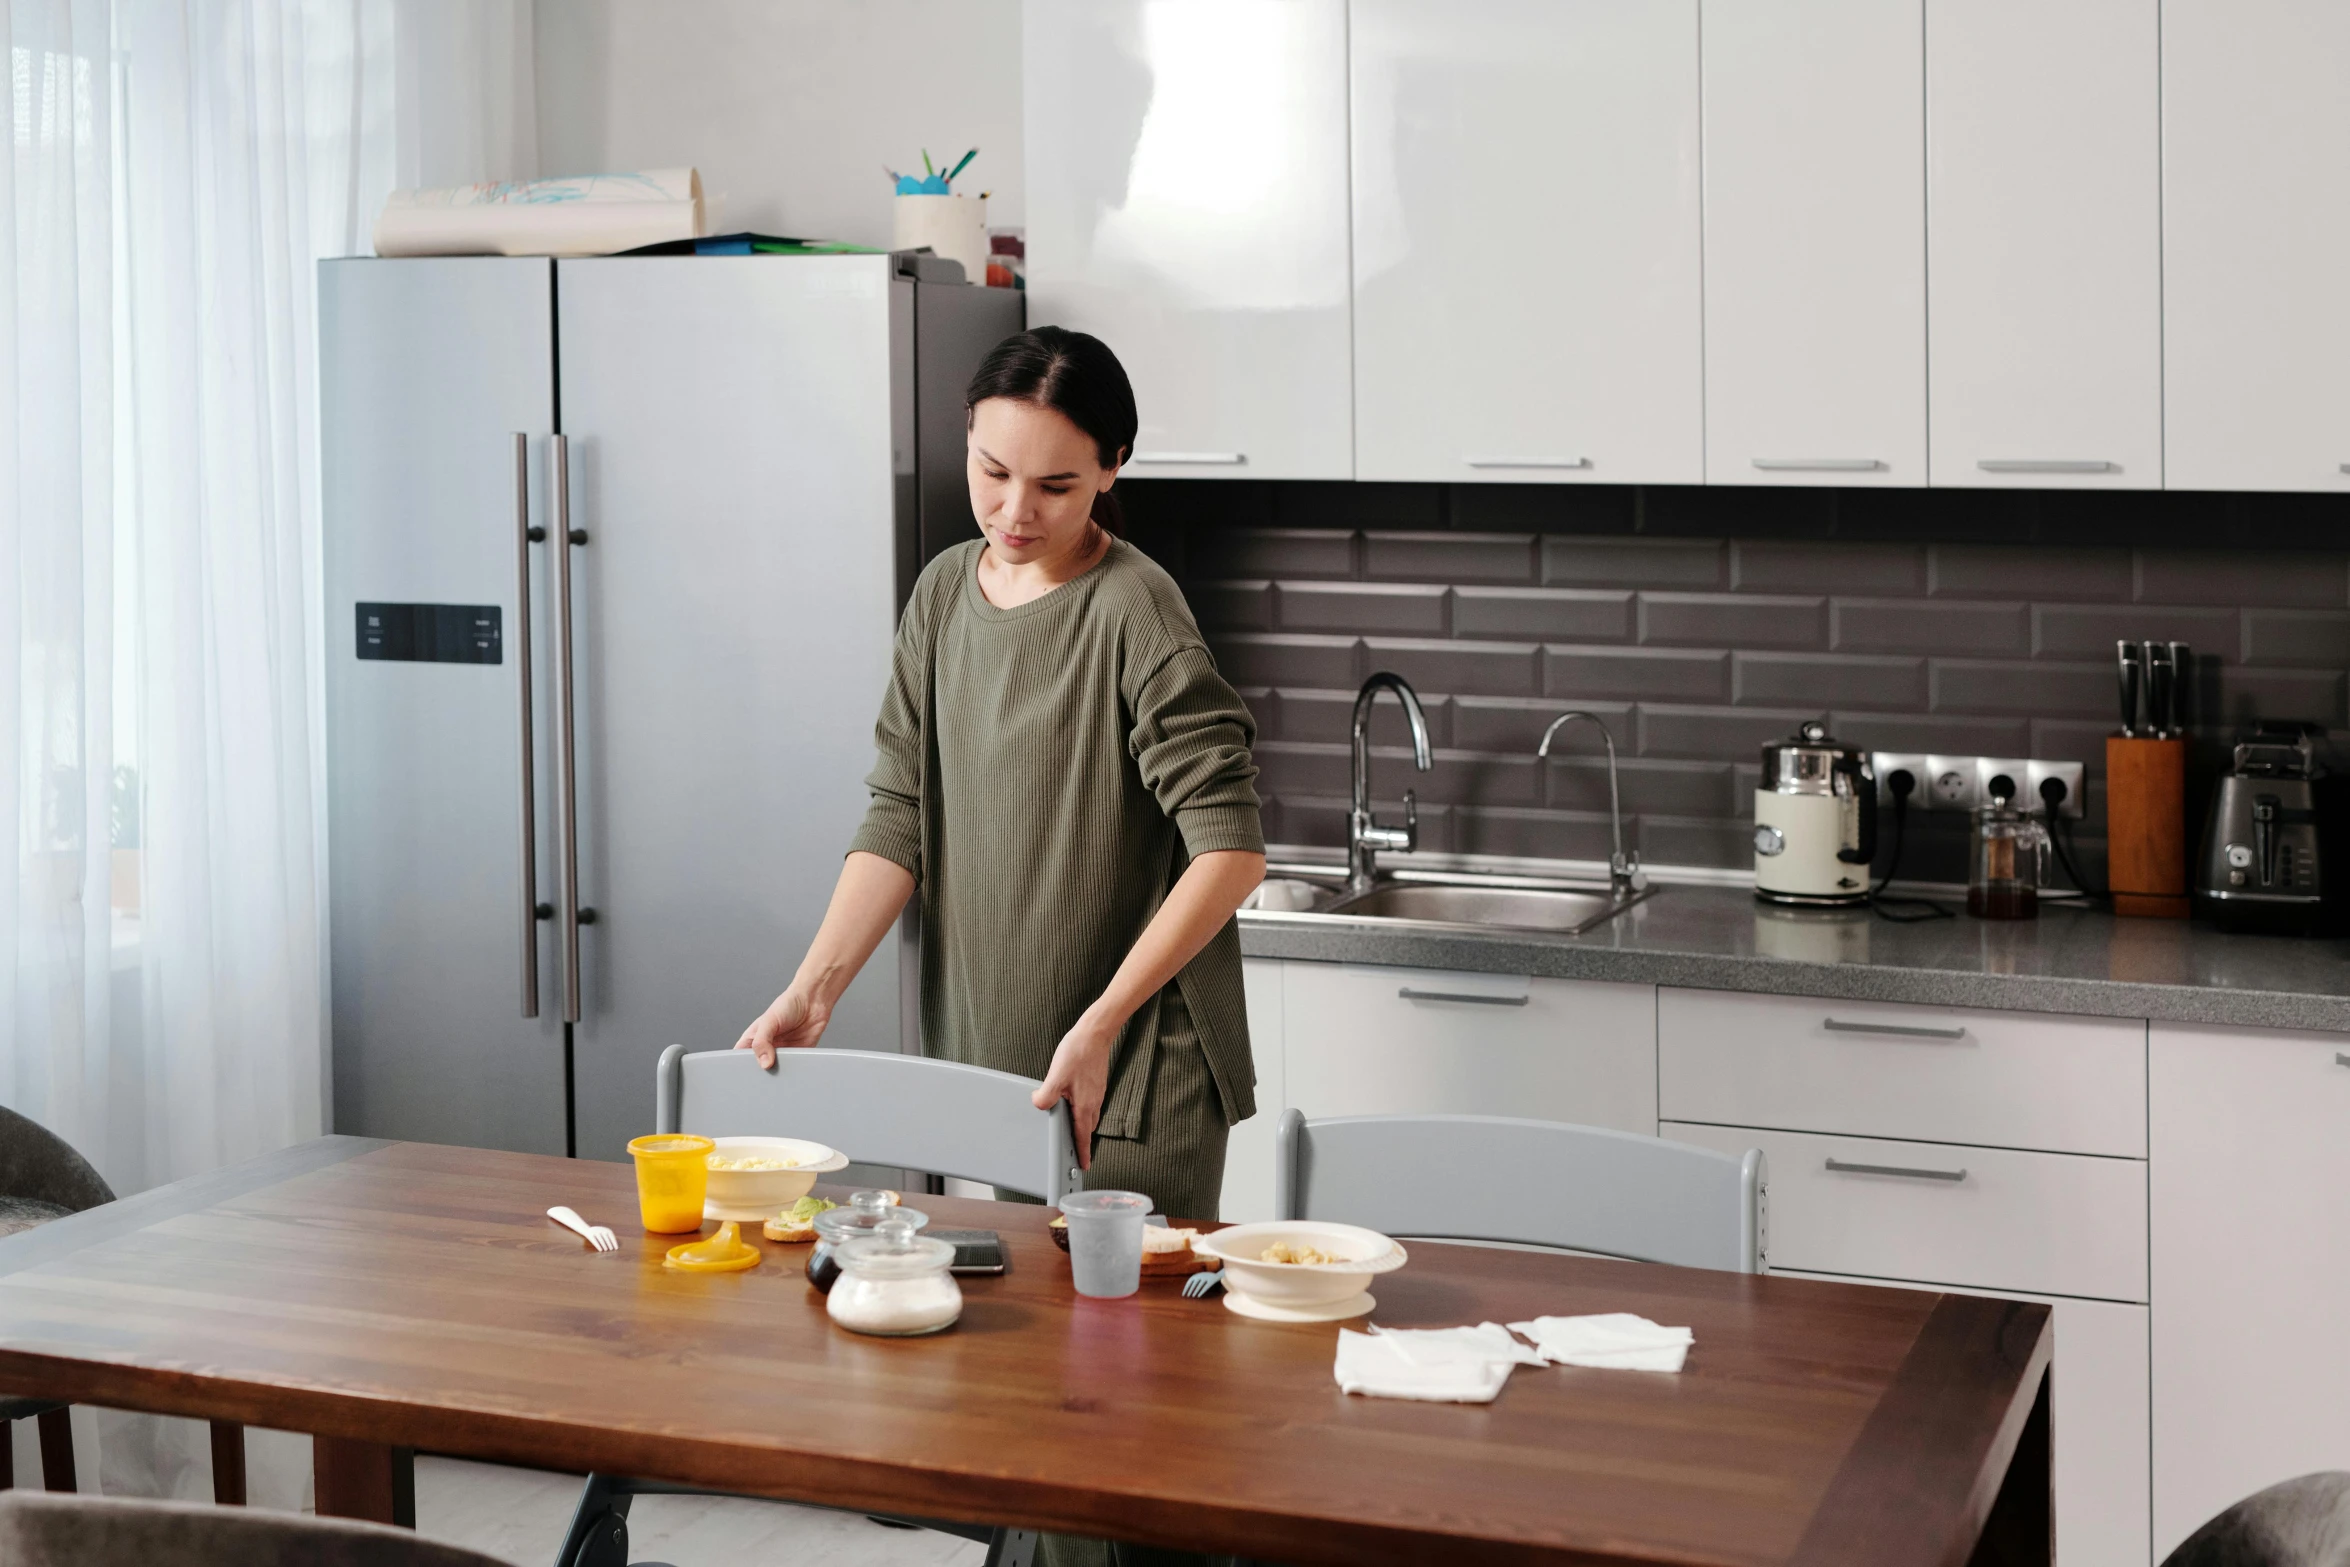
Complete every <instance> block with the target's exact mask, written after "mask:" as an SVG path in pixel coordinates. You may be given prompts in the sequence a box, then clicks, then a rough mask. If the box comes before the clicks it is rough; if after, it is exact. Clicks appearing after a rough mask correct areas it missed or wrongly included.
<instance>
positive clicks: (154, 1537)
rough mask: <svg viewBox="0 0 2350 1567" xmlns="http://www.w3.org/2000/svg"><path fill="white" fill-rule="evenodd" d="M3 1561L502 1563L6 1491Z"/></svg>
mask: <svg viewBox="0 0 2350 1567" xmlns="http://www.w3.org/2000/svg"><path fill="white" fill-rule="evenodd" d="M0 1562H6V1563H8V1564H9V1567H116V1564H118V1563H121V1562H169V1563H171V1564H172V1567H501V1564H500V1563H499V1561H498V1560H497V1558H495V1557H492V1556H483V1555H481V1554H480V1553H479V1552H476V1551H468V1550H462V1549H460V1548H459V1547H457V1546H454V1545H442V1544H440V1543H439V1542H438V1541H434V1540H427V1539H422V1538H420V1537H419V1536H418V1535H417V1533H416V1531H415V1530H413V1529H392V1528H387V1527H385V1526H383V1525H381V1524H372V1523H353V1522H351V1521H349V1520H348V1519H342V1518H312V1517H308V1516H306V1515H304V1514H301V1513H279V1512H269V1511H266V1510H264V1509H262V1508H258V1507H207V1506H198V1505H196V1504H194V1503H190V1502H133V1501H125V1500H123V1499H122V1498H121V1497H114V1496H71V1495H52V1494H49V1493H45V1492H41V1491H5V1492H0Z"/></svg>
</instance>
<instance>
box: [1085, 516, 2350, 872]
mask: <svg viewBox="0 0 2350 1567" xmlns="http://www.w3.org/2000/svg"><path fill="white" fill-rule="evenodd" d="M1122 494H1124V496H1125V497H1126V501H1127V506H1128V510H1129V515H1130V518H1131V520H1132V525H1133V527H1132V531H1133V534H1134V537H1135V539H1136V541H1137V542H1138V543H1139V544H1141V545H1142V546H1143V547H1144V548H1145V549H1147V550H1149V551H1150V552H1151V553H1152V554H1153V555H1154V556H1156V557H1158V558H1159V559H1161V560H1162V561H1163V562H1164V563H1165V564H1167V565H1168V566H1169V567H1170V569H1171V570H1174V571H1175V572H1176V573H1177V575H1178V576H1179V578H1180V579H1181V580H1182V581H1183V584H1184V588H1185V591H1186V593H1187V594H1188V595H1189V597H1190V600H1191V604H1192V608H1193V610H1194V612H1195V613H1196V614H1197V615H1198V617H1199V620H1200V624H1201V626H1202V627H1203V628H1204V629H1205V630H1206V632H1207V635H1208V639H1209V641H1210V642H1211V644H1213V646H1214V648H1215V650H1216V654H1217V658H1218V661H1219V663H1220V664H1221V665H1222V667H1223V668H1224V670H1225V672H1226V673H1227V675H1228V676H1229V677H1230V678H1231V679H1232V681H1233V682H1234V684H1235V685H1237V686H1239V687H1240V688H1241V689H1242V691H1243V693H1244V694H1245V696H1246V697H1247V699H1248V701H1249V704H1250V706H1251V708H1252V709H1253V710H1254V711H1255V713H1256V715H1257V719H1258V722H1259V725H1260V726H1261V733H1260V740H1259V745H1258V751H1257V759H1258V763H1259V765H1260V767H1261V768H1262V770H1263V788H1264V791H1265V793H1266V795H1267V798H1268V805H1269V810H1268V819H1267V828H1268V832H1269V833H1270V834H1271V836H1273V837H1274V838H1275V839H1276V840H1277V841H1280V842H1284V843H1290V844H1306V845H1320V846H1330V845H1336V844H1339V843H1341V842H1343V830H1344V821H1345V812H1346V797H1347V788H1348V755H1347V724H1348V719H1349V714H1350V711H1351V707H1352V703H1353V698H1354V692H1355V689H1356V688H1357V686H1358V685H1359V683H1360V682H1361V680H1362V679H1363V677H1364V676H1365V675H1367V674H1369V673H1371V672H1372V671H1373V670H1377V669H1390V670H1394V671H1395V672H1397V673H1399V674H1401V675H1403V676H1404V677H1405V678H1406V679H1408V680H1409V681H1411V683H1412V685H1413V686H1414V687H1415V688H1416V689H1417V691H1418V692H1419V694H1420V697H1421V699H1422V701H1423V703H1424V705H1425V706H1426V708H1427V712H1428V718H1429V722H1430V725H1431V730H1432V739H1433V740H1434V742H1435V745H1436V747H1437V757H1436V767H1435V770H1434V771H1433V772H1430V773H1425V774H1421V773H1415V772H1414V771H1413V770H1412V768H1411V765H1410V762H1409V760H1408V751H1406V750H1405V749H1404V747H1405V745H1406V744H1407V737H1406V733H1405V730H1404V727H1403V725H1402V722H1401V719H1400V715H1399V713H1398V710H1397V708H1396V707H1395V705H1394V704H1393V703H1392V702H1390V701H1388V700H1387V699H1384V698H1383V699H1382V700H1381V704H1380V705H1381V709H1382V711H1381V712H1380V715H1379V720H1378V723H1377V725H1376V727H1375V730H1374V740H1375V745H1376V750H1375V753H1374V759H1373V764H1372V774H1373V792H1374V795H1375V797H1376V798H1377V799H1378V800H1380V801H1382V802H1386V807H1385V809H1384V810H1383V812H1382V814H1383V816H1386V817H1388V818H1390V819H1392V818H1393V816H1394V812H1395V810H1396V808H1397V804H1396V803H1397V802H1399V801H1400V799H1401V796H1402V792H1403V790H1404V788H1405V787H1406V786H1407V785H1408V786H1411V787H1414V788H1416V789H1417V790H1418V793H1419V799H1420V807H1421V808H1420V823H1421V841H1422V844H1423V846H1424V847H1426V848H1431V849H1440V850H1451V851H1455V852H1463V853H1484V854H1504V855H1523V856H1534V857H1541V858H1570V859H1596V858H1601V857H1604V854H1605V851H1606V836H1607V825H1606V806H1607V783H1606V774H1605V770H1604V768H1603V767H1602V765H1601V763H1600V759H1599V742H1598V739H1597V737H1596V736H1595V735H1593V734H1592V733H1591V732H1590V731H1589V730H1588V729H1580V728H1579V729H1578V730H1570V731H1568V732H1567V733H1565V734H1562V736H1561V737H1560V745H1559V746H1557V747H1554V749H1553V755H1552V758H1551V760H1550V761H1549V763H1548V764H1547V765H1544V764H1541V763H1538V762H1537V761H1536V759H1535V756H1534V746H1535V742H1536V740H1537V739H1538V737H1539V736H1540V734H1541V732H1542V729H1543V727H1544V725H1545V724H1546V723H1547V722H1548V721H1549V720H1550V719H1551V718H1552V717H1553V716H1555V715H1556V714H1557V713H1558V712H1560V711H1561V710H1562V709H1564V708H1566V707H1569V706H1577V707H1585V708H1589V709H1591V710H1592V711H1594V712H1597V713H1598V714H1600V715H1601V716H1602V718H1603V719H1604V720H1605V721H1606V723H1607V724H1608V726H1609V728H1610V729H1611V730H1612V731H1613V732H1614V734H1615V736H1616V741H1617V745H1618V748H1619V751H1620V753H1621V757H1622V761H1621V768H1620V771H1621V778H1622V789H1623V799H1624V810H1625V812H1626V815H1627V817H1628V818H1629V820H1628V822H1627V827H1626V831H1627V836H1628V837H1629V838H1631V839H1632V840H1633V841H1635V842H1636V843H1637V846H1638V848H1639V850H1640V853H1641V855H1642V857H1643V858H1644V859H1646V860H1648V861H1649V862H1651V863H1655V864H1664V865H1704V866H1733V867H1735V866H1744V865H1748V864H1751V863H1752V852H1751V848H1750V846H1749V841H1748V833H1749V830H1750V824H1751V821H1752V817H1753V807H1752V791H1753V789H1754V786H1755V782H1756V779H1757V775H1758V771H1759V768H1758V765H1757V752H1758V749H1759V747H1760V746H1761V745H1762V744H1763V743H1764V742H1765V741H1768V740H1771V739H1774V738H1777V737H1780V736H1783V735H1785V734H1787V733H1788V732H1790V731H1791V730H1792V729H1793V728H1794V726H1795V725H1796V724H1797V723H1798V722H1799V721H1801V720H1802V719H1805V718H1810V717H1816V716H1820V715H1822V714H1825V715H1826V716H1827V718H1828V721H1829V722H1830V724H1831V725H1832V726H1833V728H1834V730H1835V733H1836V735H1837V736H1838V737H1839V738H1840V739H1842V740H1843V741H1844V742H1846V743H1847V744H1855V745H1863V746H1866V747H1868V748H1870V749H1873V750H1906V751H1942V752H1962V753H1971V754H1990V755H2005V756H2033V757H2047V758H2071V759H2077V760H2080V761H2083V762H2086V763H2088V764H2089V765H2090V791H2089V792H2090V816H2089V819H2088V820H2087V821H2085V822H2083V823H2082V824H2080V827H2079V829H2078V832H2077V842H2078V846H2079V848H2080V850H2081V858H2082V860H2083V862H2084V869H2085V870H2086V872H2087V874H2088V875H2089V877H2090V879H2091V880H2092V881H2095V880H2097V879H2098V878H2099V877H2100V876H2101V875H2102V861H2103V852H2102V831H2103V825H2102V823H2103V817H2102V802H2103V788H2102V779H2101V777H2100V774H2101V773H2102V771H2103V762H2104V742H2105V737H2106V735H2107V734H2109V733H2111V732H2113V730H2114V728H2115V725H2116V719H2117V711H2116V708H2117V698H2116V683H2115V677H2114V667H2113V643H2114V639H2115V638H2116V637H2119V636H2128V637H2132V638H2145V637H2157V638H2162V639H2166V640H2168V639H2177V640H2181V641H2185V642H2189V643H2191V644H2193V646H2194V648H2195V652H2196V655H2197V659H2196V666H2197V667H2196V671H2195V680H2194V688H2193V693H2192V699H2191V717H2192V718H2193V720H2194V722H2195V724H2196V726H2197V733H2198V743H2197V771H2198V775H2199V785H2200V781H2201V780H2202V779H2203V778H2207V777H2208V776H2209V775H2210V774H2211V773H2213V772H2216V770H2217V769H2218V768H2219V767H2220V766H2222V765H2224V760H2225V755H2226V744H2227V741H2228V739H2229V737H2230V736H2231V735H2232V733H2233V732H2234V730H2235V729H2236V728H2237V727H2238V726H2240V725H2242V724H2245V723H2248V722H2250V721H2252V720H2253V719H2255V718H2259V717H2270V718H2303V719H2310V720H2314V721H2317V722H2320V723H2324V724H2327V725H2329V726H2335V727H2339V726H2340V725H2341V724H2342V723H2343V721H2344V717H2345V706H2344V704H2345V667H2346V665H2350V504H2346V503H2344V502H2343V501H2340V500H2336V499H2333V498H2318V497H2300V496H2292V497H2258V496H2181V495H2148V496H2127V495H2118V496H2117V495H2110V494H2106V495H2098V494H2091V495H2061V494H2041V493H2034V492H1987V493H1952V492H1854V491H1802V490H1778V491H1735V490H1714V491H1703V490H1699V491H1690V490H1637V489H1628V488H1626V489H1606V490H1601V489H1591V488H1576V489H1567V488H1558V487H1534V486H1523V487H1521V486H1508V487H1502V486H1468V485H1463V486H1444V485H1343V484H1333V485H1316V484H1270V483H1256V484H1246V483H1244V484H1230V483H1207V482H1188V483H1185V482H1171V481H1156V482H1138V483H1132V484H1129V485H1128V486H1126V487H1125V488H1124V489H1123V490H1122ZM1561 750H1563V751H1564V752H1565V753H1566V754H1564V755H1561V754H1560V752H1561ZM2198 792H2200V787H2199V789H2198ZM2195 820H2196V821H2198V822H2199V821H2200V816H2199V815H2198V816H2197V817H2195ZM1963 826H1964V824H1963V818H1958V817H1952V816H1941V817H1926V818H1917V817H1913V818H1912V823H1911V828H1912V830H1911V833H1910V841H1909V848H1908V852H1907V854H1906V856H1905V859H1904V862H1903V869H1902V874H1903V876H1904V877H1905V878H1908V877H1911V876H1919V877H1924V878H1928V879H1942V880H1950V879H1958V878H1960V877H1962V876H1963V868H1964V858H1963V849H1964V834H1963ZM1880 868H1882V860H1880Z"/></svg>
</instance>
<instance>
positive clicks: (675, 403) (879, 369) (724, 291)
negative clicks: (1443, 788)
mask: <svg viewBox="0 0 2350 1567" xmlns="http://www.w3.org/2000/svg"><path fill="white" fill-rule="evenodd" d="M935 267H936V263H934V262H930V261H928V260H926V259H924V258H916V257H907V256H900V257H891V256H825V257H777V256H748V257H696V256H680V257H612V258H602V259H594V260H580V261H550V260H545V259H507V258H496V257H480V258H473V257H468V258H462V259H442V260H396V261H384V260H347V261H330V262H326V263H323V264H322V265H321V268H320V279H319V342H320V359H321V364H320V395H321V430H322V443H323V447H324V452H323V456H324V475H325V477H324V490H323V501H324V516H325V562H324V570H325V615H326V633H327V635H326V666H327V667H326V673H327V679H326V703H327V707H326V732H327V772H328V815H327V832H328V864H329V879H330V898H329V909H330V916H329V917H330V920H331V926H330V931H329V937H330V950H331V954H332V957H331V963H332V975H331V979H332V994H333V1014H332V1022H333V1034H334V1107H335V1128H336V1130H338V1131H344V1132H356V1133H363V1134H368V1135H373V1136H383V1137H398V1138H412V1139H419V1140H424V1141H433V1142H449V1143H465V1144H472V1145H477V1146H481V1147H493V1148H512V1149H521V1150H528V1151H532V1152H541V1153H560V1152H565V1151H573V1152H576V1153H578V1154H580V1155H582V1156H585V1157H594V1158H605V1159H617V1158H620V1157H622V1156H623V1145H624V1144H625V1143H626V1141H627V1139H628V1138H629V1137H631V1136H634V1135H636V1134H638V1133H640V1132H643V1131H646V1130H648V1129H649V1128H650V1127H651V1125H652V1116H653V1067H654V1062H655V1060H656V1058H657V1057H658V1056H659V1054H660V1052H661V1050H662V1048H663V1047H664V1046H666V1045H668V1044H669V1043H671V1042H672V1041H677V1040H682V1041H684V1042H686V1043H687V1044H689V1045H693V1046H696V1047H704V1048H721V1047H724V1046H726V1045H730V1044H732V1043H733V1042H734V1039H735V1036H736V1035H737V1033H738V1032H739V1031H740V1030H741V1029H742V1027H743V1026H744V1025H745V1024H746V1023H747V1022H749V1021H750V1019H751V1018H752V1017H753V1016H755V1015H756V1014H757V1013H758V1011H759V1009H760V1008H761V1007H763V1006H764V1005H765V1004H766V1003H767V1001H768V1000H769V999H771V998H772V997H773V995H774V994H775V992H776V991H777V990H778V989H780V988H781V987H782V985H783V984H784V983H785V981H787V980H788V979H789V978H790V976H791V973H792V970H793V969H794V967H795V966H796V965H797V964H798V962H799V958H800V955H801V953H802V951H803V950H804V949H805V947H806V945H807V942H808V939H809V937H810V936H811V935H813V934H814V932H815V929H816V926H817V923H818V921H819V920H820V919H821V917H822V915H823V911H824V906H825V902H826V900H827V898H828V896H829V894H830V892H831V888H832V883H833V878H834V876H835V875H836V874H837V872H838V869H839V866H840V860H841V855H842V853H843V851H844V850H845V848H846V846H847V843H848V839H849V835H850V834H851V833H852V832H853V831H854V830H855V827H856V824H857V822H858V820H859V818H860V816H861V815H862V813H863V810H864V807H865V799H866V796H865V790H864V786H863V778H864V775H865V773H866V772H867V770H868V769H869V768H870V767H871V765H872V758H873V719H874V715H875V713H876V711H877V710H878V707H879V704H880V700H881V694H882V688H883V685H884V683H885V681H886V679H887V675H888V667H889V651H890V643H891V638H892V635H893V632H894V629H895V624H896V617H897V611H898V609H899V606H900V605H902V604H903V602H904V600H905V595H906V593H907V591H908V590H909V589H910V588H911V586H912V584H913V579H914V575H915V573H916V572H917V571H918V570H919V569H920V566H921V564H922V562H923V561H924V560H926V559H927V558H929V556H931V555H932V554H935V553H936V552H937V551H938V550H939V549H941V548H944V547H945V546H946V545H947V544H949V543H952V542H954V541H955V540H958V539H961V538H967V537H969V536H971V533H972V522H971V515H970V507H969V503H968V500H967V498H966V491H965V488H964V481H963V418H962V388H963V385H964V383H965V381H966V380H967V379H968V378H969V376H970V374H971V372H972V371H973V369H975V368H976V366H977V364H978V362H979V359H980V358H981V356H982V355H984V354H985V352H986V351H987V349H988V348H989V347H990V346H991V345H992V344H994V343H995V342H996V341H998V340H999V339H1001V338H1002V337H1004V336H1006V335H1008V334H1009V333H1012V332H1015V331H1017V330H1019V328H1020V301H1019V297H1018V296H1017V295H1016V294H1014V293H1012V292H1010V291H1007V290H999V289H986V288H978V287H972V286H969V285H964V284H960V283H951V282H943V281H927V280H923V279H922V278H920V277H919V276H917V272H918V270H931V269H935ZM897 947H898V944H897V943H885V944H884V947H883V950H882V951H881V952H880V953H879V954H877V955H876V957H875V960H874V962H873V964H872V965H871V966H870V967H869V968H868V969H867V971H866V973H865V974H864V975H863V977H861V978H860V979H859V980H858V981H857V983H856V984H855V986H853V987H852V988H851V990H850V991H849V993H848V995H847V996H846V997H845V998H844V1000H843V1002H842V1004H841V1006H840V1009H839V1011H838V1012H837V1014H836V1016H835V1020H834V1022H833V1025H832V1030H831V1032H830V1033H829V1034H828V1035H827V1036H826V1041H825V1042H826V1043H827V1044H838V1045H847V1046H857V1047H863V1048H871V1049H884V1050H888V1049H900V1048H906V1047H907V1046H908V1045H909V1044H911V1043H912V1042H911V1041H910V1040H909V1039H908V1038H907V1037H906V1031H907V1030H910V1029H912V1028H913V1027H914V1021H913V1020H914V1017H915V1011H914V1009H913V1008H912V1007H911V1006H904V1007H901V1004H900V994H899V992H900V983H901V968H902V971H903V973H904V974H905V975H906V976H907V977H908V978H910V976H911V973H912V965H911V964H905V965H901V963H900V958H899V952H898V950H897Z"/></svg>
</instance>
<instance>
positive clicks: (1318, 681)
mask: <svg viewBox="0 0 2350 1567" xmlns="http://www.w3.org/2000/svg"><path fill="white" fill-rule="evenodd" d="M1208 646H1209V649H1210V651H1212V652H1213V653H1214V654H1215V655H1216V668H1217V670H1218V671H1219V672H1220V673H1221V674H1222V675H1223V676H1224V678H1225V679H1227V680H1229V681H1231V682H1232V683H1233V684H1234V685H1254V686H1352V685H1354V684H1356V683H1357V680H1358V678H1359V677H1358V676H1357V675H1356V673H1355V639H1354V638H1353V637H1312V636H1290V635H1286V634H1284V633H1281V632H1261V631H1235V632H1225V633H1223V634H1221V635H1216V636H1211V637H1209V639H1208Z"/></svg>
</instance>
